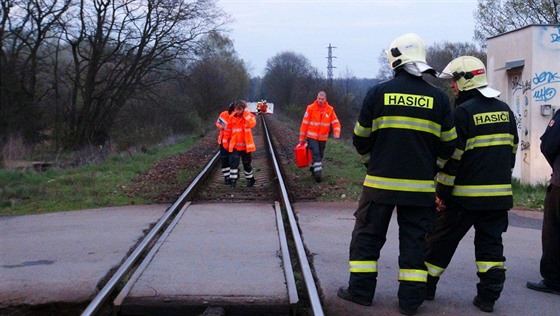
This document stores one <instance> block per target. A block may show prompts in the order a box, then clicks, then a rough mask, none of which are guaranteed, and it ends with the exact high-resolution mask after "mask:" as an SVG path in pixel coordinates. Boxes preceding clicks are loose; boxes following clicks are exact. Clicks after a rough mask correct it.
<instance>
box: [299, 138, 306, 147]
mask: <svg viewBox="0 0 560 316" xmlns="http://www.w3.org/2000/svg"><path fill="white" fill-rule="evenodd" d="M306 143H307V141H306V140H305V139H304V140H300V141H299V144H300V146H303V145H305V144H306Z"/></svg>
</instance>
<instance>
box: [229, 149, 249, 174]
mask: <svg viewBox="0 0 560 316" xmlns="http://www.w3.org/2000/svg"><path fill="white" fill-rule="evenodd" d="M240 160H241V161H242V162H243V171H244V173H245V178H246V179H250V178H253V166H252V165H251V163H252V156H251V153H248V152H246V151H245V150H241V151H240V150H237V149H234V150H233V152H232V153H230V154H229V166H230V178H231V179H232V180H237V179H238V178H239V162H240Z"/></svg>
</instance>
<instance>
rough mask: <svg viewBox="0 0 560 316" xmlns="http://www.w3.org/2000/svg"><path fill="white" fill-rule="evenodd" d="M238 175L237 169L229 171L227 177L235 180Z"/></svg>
mask: <svg viewBox="0 0 560 316" xmlns="http://www.w3.org/2000/svg"><path fill="white" fill-rule="evenodd" d="M238 173H239V169H231V170H230V174H229V177H230V178H231V179H233V180H236V179H237V175H238Z"/></svg>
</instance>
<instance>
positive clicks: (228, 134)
mask: <svg viewBox="0 0 560 316" xmlns="http://www.w3.org/2000/svg"><path fill="white" fill-rule="evenodd" d="M255 125H257V120H256V119H255V115H254V114H252V113H251V112H249V110H248V109H245V111H243V116H241V117H237V116H235V112H233V113H231V115H230V116H229V117H228V121H227V125H226V129H225V130H224V137H223V141H226V142H228V151H229V152H233V149H237V150H241V151H243V150H244V151H246V152H248V153H250V152H253V151H255V150H256V147H255V142H254V141H253V133H252V132H251V129H252V128H253V127H255ZM224 148H225V147H224Z"/></svg>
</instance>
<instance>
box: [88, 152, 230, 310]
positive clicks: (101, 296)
mask: <svg viewBox="0 0 560 316" xmlns="http://www.w3.org/2000/svg"><path fill="white" fill-rule="evenodd" d="M219 155H220V152H219V151H217V152H216V154H215V155H214V156H213V157H212V158H211V159H210V161H208V163H207V164H206V165H205V166H204V168H203V169H202V171H201V172H200V173H199V174H198V175H197V176H196V177H195V179H194V180H193V181H192V182H191V183H190V184H189V186H188V187H187V189H186V190H185V191H183V193H182V194H181V196H180V197H179V198H178V199H177V200H176V201H175V203H173V205H171V206H170V207H169V209H168V210H167V211H166V212H165V214H164V216H163V217H162V218H161V219H160V220H159V221H158V223H157V224H156V226H154V227H153V228H152V229H151V230H150V232H149V233H148V235H146V237H145V238H144V240H142V242H141V243H140V244H139V245H138V247H136V249H134V251H133V252H132V254H130V256H128V258H127V259H126V260H125V262H124V263H123V264H122V265H121V266H120V268H119V269H118V270H117V272H115V274H113V276H112V277H111V279H109V281H107V283H106V284H105V286H103V288H102V289H101V290H100V291H99V293H98V294H97V295H96V296H95V298H94V299H93V300H92V301H91V302H90V303H89V304H88V306H87V307H86V309H85V310H84V311H83V312H82V314H81V315H82V316H91V315H94V314H95V313H96V312H97V311H98V310H99V308H101V306H102V305H103V303H105V301H106V300H107V298H109V296H110V295H111V293H112V292H113V291H114V290H115V288H116V287H117V285H118V284H119V282H121V280H122V279H123V278H124V277H125V276H126V275H127V274H128V273H129V272H130V270H131V269H132V267H133V266H134V264H135V263H136V262H137V261H138V259H139V258H140V256H141V255H142V254H143V253H144V252H145V251H146V249H147V248H148V246H149V245H150V244H151V242H152V241H153V240H154V239H155V238H156V236H157V235H158V234H159V232H160V231H161V230H162V229H163V228H164V227H165V226H166V225H165V223H166V222H167V221H168V220H169V219H170V218H172V217H173V216H175V215H176V214H177V213H178V212H179V210H180V209H181V207H182V206H183V204H185V202H186V199H187V197H188V196H189V195H190V194H191V192H192V191H193V189H194V188H195V187H196V185H197V184H198V182H199V181H200V180H201V179H202V178H203V177H204V175H205V174H206V173H207V172H208V170H209V169H210V168H211V167H212V166H213V165H214V163H215V162H216V161H217V159H218V156H219Z"/></svg>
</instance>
